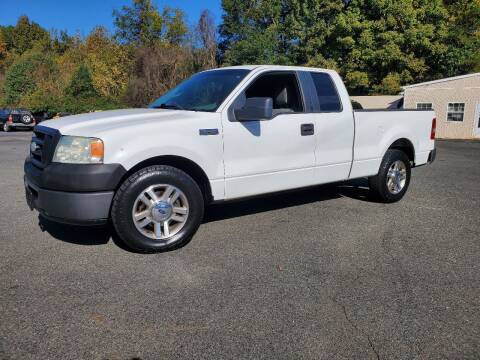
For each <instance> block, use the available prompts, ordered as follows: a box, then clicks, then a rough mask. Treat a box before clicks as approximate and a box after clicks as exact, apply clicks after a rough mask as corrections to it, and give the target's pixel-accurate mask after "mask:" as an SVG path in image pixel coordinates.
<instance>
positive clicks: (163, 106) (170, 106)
mask: <svg viewBox="0 0 480 360" xmlns="http://www.w3.org/2000/svg"><path fill="white" fill-rule="evenodd" d="M152 107H153V108H154V109H175V110H185V109H184V108H183V107H181V106H180V105H178V104H177V103H170V104H167V103H162V104H160V105H156V106H152Z"/></svg>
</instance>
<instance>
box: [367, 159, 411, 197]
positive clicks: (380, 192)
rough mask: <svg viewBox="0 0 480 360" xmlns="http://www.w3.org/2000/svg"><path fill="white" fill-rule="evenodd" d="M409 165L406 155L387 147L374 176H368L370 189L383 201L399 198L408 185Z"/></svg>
mask: <svg viewBox="0 0 480 360" xmlns="http://www.w3.org/2000/svg"><path fill="white" fill-rule="evenodd" d="M410 177H411V166H410V160H409V158H408V156H407V155H406V154H405V153H404V152H403V151H400V150H395V149H389V150H387V152H386V153H385V156H384V157H383V160H382V163H381V164H380V170H379V172H378V174H377V175H376V176H372V177H370V178H368V182H369V185H370V191H371V192H372V194H373V195H374V197H375V198H376V199H377V200H379V201H381V202H384V203H393V202H397V201H399V200H401V199H402V198H403V196H404V195H405V193H406V192H407V190H408V186H409V185H410Z"/></svg>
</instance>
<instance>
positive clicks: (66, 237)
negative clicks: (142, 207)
mask: <svg viewBox="0 0 480 360" xmlns="http://www.w3.org/2000/svg"><path fill="white" fill-rule="evenodd" d="M341 197H348V198H352V199H357V200H361V201H369V202H375V200H374V199H372V198H371V197H370V192H369V189H368V182H367V181H366V180H365V179H357V180H350V181H345V182H340V183H333V184H327V185H320V186H315V187H310V188H306V189H300V190H290V191H288V192H281V193H274V194H269V195H262V196H259V197H254V198H250V199H242V200H239V201H233V202H226V203H217V204H212V205H210V206H208V207H207V209H206V212H205V217H204V220H203V223H209V222H215V221H221V220H226V219H231V218H235V217H241V216H245V215H252V214H258V213H262V212H266V211H272V210H278V209H284V208H289V207H293V206H300V205H305V204H311V203H314V202H321V201H328V200H333V199H338V198H341ZM38 221H39V227H40V229H41V230H42V231H46V232H47V233H48V234H50V235H51V236H52V237H53V238H55V239H57V240H60V241H64V242H67V243H71V244H76V245H85V246H95V245H105V244H107V243H108V242H109V241H110V240H112V241H113V242H114V243H115V244H116V245H117V246H119V247H120V248H122V249H124V250H126V251H130V252H132V250H131V249H129V248H128V247H127V246H125V245H124V244H123V243H122V241H121V240H120V239H119V238H118V236H117V235H116V234H115V231H114V229H113V228H112V226H111V225H110V224H108V225H103V226H94V227H85V226H74V225H66V224H60V223H56V222H53V221H50V220H48V219H46V218H44V217H42V216H41V215H39V216H38Z"/></svg>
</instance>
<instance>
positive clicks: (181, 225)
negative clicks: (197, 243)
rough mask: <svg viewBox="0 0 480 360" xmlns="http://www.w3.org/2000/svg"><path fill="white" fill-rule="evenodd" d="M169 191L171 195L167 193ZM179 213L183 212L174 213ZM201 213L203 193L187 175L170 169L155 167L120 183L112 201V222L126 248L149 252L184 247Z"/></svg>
mask: <svg viewBox="0 0 480 360" xmlns="http://www.w3.org/2000/svg"><path fill="white" fill-rule="evenodd" d="M169 191H171V192H172V195H169V194H167V193H169ZM178 210H181V211H182V213H176V211H178ZM185 213H186V214H185ZM203 213H204V200H203V195H202V192H201V191H200V188H199V186H198V184H197V183H196V182H195V181H194V180H193V179H192V178H191V177H190V176H189V175H188V174H186V173H185V172H183V171H181V170H179V169H177V168H174V167H171V166H165V165H154V166H149V167H146V168H144V169H141V170H139V171H137V172H136V173H134V174H132V175H131V176H130V177H128V178H127V179H126V180H125V181H124V182H123V183H122V185H121V186H120V188H119V189H118V191H117V192H116V194H115V196H114V198H113V204H112V210H111V219H112V223H113V226H114V228H115V230H116V232H117V234H118V236H119V237H120V239H121V240H122V241H123V242H124V243H125V244H126V245H127V246H128V247H130V248H131V249H133V250H136V251H138V252H147V253H151V252H162V251H167V250H173V249H176V248H179V247H181V246H183V245H185V244H187V243H188V242H189V241H190V239H191V238H192V236H193V235H194V234H195V232H196V231H197V229H198V227H199V226H200V224H201V222H202V219H203ZM142 214H147V215H145V216H144V217H142ZM169 214H170V217H169ZM134 216H136V217H138V219H137V220H135V219H134ZM178 219H180V221H178ZM149 221H150V222H149ZM145 223H146V224H147V225H144V224H145ZM165 223H166V224H165ZM143 225H144V226H143ZM169 233H171V235H169Z"/></svg>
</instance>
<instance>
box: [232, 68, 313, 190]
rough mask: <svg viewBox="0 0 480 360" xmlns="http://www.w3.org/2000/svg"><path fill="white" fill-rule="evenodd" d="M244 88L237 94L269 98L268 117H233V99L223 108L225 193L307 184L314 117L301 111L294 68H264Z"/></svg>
mask: <svg viewBox="0 0 480 360" xmlns="http://www.w3.org/2000/svg"><path fill="white" fill-rule="evenodd" d="M245 89H246V90H244V91H243V92H242V95H241V97H244V98H250V97H271V98H272V99H273V118H272V119H270V120H255V119H253V120H252V121H246V122H239V121H236V119H235V116H234V114H233V107H234V106H236V103H235V102H234V103H233V104H232V105H231V106H229V107H228V108H227V109H226V110H225V111H224V113H223V116H222V122H223V136H224V165H225V195H226V198H227V199H232V198H239V197H244V196H250V195H256V194H262V193H267V192H274V191H280V190H285V189H291V188H298V187H302V186H308V185H311V184H312V183H313V182H314V167H315V136H314V131H315V129H314V126H313V122H314V117H312V114H307V113H305V112H304V108H305V106H304V101H303V99H302V95H301V91H300V87H299V82H298V79H297V75H296V73H295V72H292V71H275V72H266V73H265V72H264V73H261V74H259V75H257V76H256V77H255V78H254V79H253V80H251V81H250V82H249V84H247V85H246V87H245ZM241 97H240V96H239V97H238V98H237V100H236V101H239V100H240V99H241Z"/></svg>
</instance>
